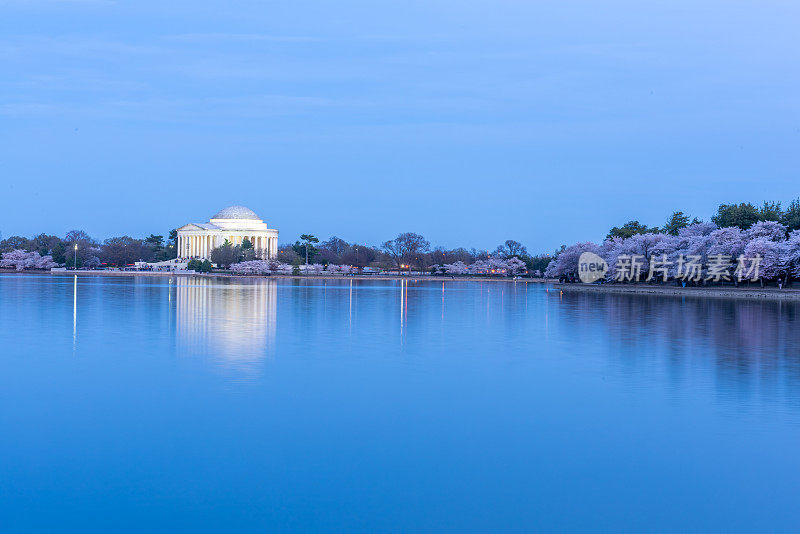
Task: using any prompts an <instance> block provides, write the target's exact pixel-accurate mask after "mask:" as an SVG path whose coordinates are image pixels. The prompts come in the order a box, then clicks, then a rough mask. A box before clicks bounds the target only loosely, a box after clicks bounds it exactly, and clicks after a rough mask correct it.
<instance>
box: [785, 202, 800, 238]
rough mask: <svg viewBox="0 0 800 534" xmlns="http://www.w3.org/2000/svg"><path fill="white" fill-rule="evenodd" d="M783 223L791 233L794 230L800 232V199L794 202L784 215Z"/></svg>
mask: <svg viewBox="0 0 800 534" xmlns="http://www.w3.org/2000/svg"><path fill="white" fill-rule="evenodd" d="M781 223H783V224H784V225H785V226H786V228H788V229H789V231H790V232H791V231H792V230H800V198H796V199H794V200H792V202H791V203H790V204H789V208H788V209H787V210H786V211H785V212H784V213H783V217H781Z"/></svg>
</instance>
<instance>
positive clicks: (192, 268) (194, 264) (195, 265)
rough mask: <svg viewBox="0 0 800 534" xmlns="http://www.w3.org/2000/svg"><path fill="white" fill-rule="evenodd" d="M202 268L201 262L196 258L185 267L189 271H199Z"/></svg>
mask: <svg viewBox="0 0 800 534" xmlns="http://www.w3.org/2000/svg"><path fill="white" fill-rule="evenodd" d="M202 267H203V262H201V261H200V260H198V259H197V258H194V259H191V260H189V264H188V265H187V266H186V268H187V269H189V270H190V271H198V272H199V271H200V270H201V269H202Z"/></svg>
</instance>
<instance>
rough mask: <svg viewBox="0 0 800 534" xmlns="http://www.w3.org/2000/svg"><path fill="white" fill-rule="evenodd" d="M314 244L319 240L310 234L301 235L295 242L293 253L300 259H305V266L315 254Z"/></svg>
mask: <svg viewBox="0 0 800 534" xmlns="http://www.w3.org/2000/svg"><path fill="white" fill-rule="evenodd" d="M314 243H319V239H318V238H317V237H316V236H314V235H311V234H303V235H301V236H300V240H299V241H297V242H295V244H294V246H293V247H292V248H294V251H295V252H297V255H298V256H300V257H301V258H303V257H304V258H305V260H306V265H308V262H309V261H310V260H312V259H313V258H314V256H315V255H316V254H317V248H316V247H315V246H314Z"/></svg>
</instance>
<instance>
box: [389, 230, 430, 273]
mask: <svg viewBox="0 0 800 534" xmlns="http://www.w3.org/2000/svg"><path fill="white" fill-rule="evenodd" d="M382 248H383V250H384V251H386V253H387V254H388V255H389V256H390V257H391V258H392V260H393V261H394V263H395V265H397V266H400V265H401V264H403V263H407V264H409V265H415V266H417V267H418V268H421V269H424V267H425V266H424V265H423V263H424V262H423V255H424V254H425V253H426V252H427V251H428V250H430V248H431V244H430V242H429V241H428V240H427V239H425V238H424V237H422V236H421V235H419V234H415V233H413V232H405V233H403V234H400V235H398V236H397V237H396V238H394V239H393V240H391V241H386V242H385V243H383V245H382Z"/></svg>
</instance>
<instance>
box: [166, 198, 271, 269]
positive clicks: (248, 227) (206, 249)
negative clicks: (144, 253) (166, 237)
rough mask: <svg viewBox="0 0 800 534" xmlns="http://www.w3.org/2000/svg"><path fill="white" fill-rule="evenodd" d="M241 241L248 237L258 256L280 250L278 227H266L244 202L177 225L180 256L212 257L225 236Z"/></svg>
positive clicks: (182, 257) (234, 243) (263, 256)
mask: <svg viewBox="0 0 800 534" xmlns="http://www.w3.org/2000/svg"><path fill="white" fill-rule="evenodd" d="M226 239H227V240H228V242H229V243H231V244H232V245H241V244H242V242H243V241H244V240H245V239H248V240H249V241H250V243H251V244H252V245H253V247H254V248H255V250H256V256H258V257H261V258H264V259H268V258H274V257H275V256H276V255H277V254H278V231H277V230H275V229H274V228H267V224H266V223H265V222H264V221H262V220H261V219H260V218H259V217H258V215H256V214H255V212H254V211H253V210H251V209H249V208H245V207H244V206H230V207H227V208H225V209H223V210H221V211H220V212H219V213H217V214H216V215H214V216H213V217H212V218H211V220H210V221H208V222H207V223H189V224H187V225H185V226H181V227H180V228H178V258H181V259H184V260H188V259H192V258H198V259H211V251H212V250H214V249H215V248H217V247H219V246H222V244H223V243H225V240H226Z"/></svg>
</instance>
